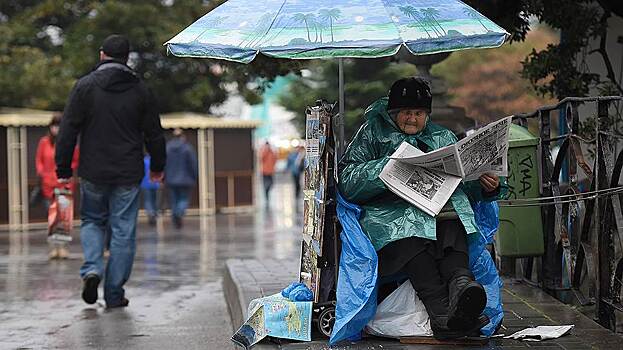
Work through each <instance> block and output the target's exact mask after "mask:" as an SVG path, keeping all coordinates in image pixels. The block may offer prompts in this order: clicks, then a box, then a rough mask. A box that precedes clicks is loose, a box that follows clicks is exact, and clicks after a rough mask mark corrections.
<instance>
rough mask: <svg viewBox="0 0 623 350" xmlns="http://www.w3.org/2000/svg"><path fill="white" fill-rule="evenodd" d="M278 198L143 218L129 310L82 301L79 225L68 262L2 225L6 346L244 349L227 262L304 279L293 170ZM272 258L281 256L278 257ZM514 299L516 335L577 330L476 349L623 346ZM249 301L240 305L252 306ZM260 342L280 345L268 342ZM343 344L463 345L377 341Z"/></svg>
mask: <svg viewBox="0 0 623 350" xmlns="http://www.w3.org/2000/svg"><path fill="white" fill-rule="evenodd" d="M272 199H273V200H272V204H271V207H270V208H269V209H266V208H264V206H263V204H262V203H259V205H258V207H257V208H256V210H255V211H253V212H248V213H237V214H229V215H225V214H219V215H216V216H212V217H204V218H188V219H187V220H186V222H185V226H184V228H183V229H182V230H176V229H174V228H173V227H172V225H171V223H170V221H169V219H168V218H164V219H161V220H160V221H159V222H158V225H157V227H150V226H148V225H147V224H146V223H140V225H139V232H138V234H137V243H138V244H137V255H136V259H135V264H134V270H133V273H132V277H131V278H130V281H129V282H128V283H127V284H126V296H127V297H128V298H129V299H130V306H129V307H128V308H124V309H115V310H106V309H105V308H104V307H103V305H102V304H99V303H98V304H95V305H86V304H85V303H84V302H83V301H82V300H81V299H80V292H81V281H80V278H79V276H78V269H79V266H80V264H81V261H82V255H81V249H80V246H79V244H78V242H77V240H78V235H77V231H78V230H76V234H74V237H75V242H73V243H72V245H71V251H72V254H71V259H68V260H63V261H48V259H47V249H48V247H47V243H46V241H45V233H44V232H43V231H31V232H27V233H22V232H0V349H150V350H158V349H227V350H232V349H234V347H233V345H232V343H231V342H230V340H229V338H230V336H231V334H232V333H233V327H232V323H231V318H230V314H229V310H228V306H227V302H226V296H225V293H224V289H223V288H228V297H229V300H228V302H229V303H230V304H232V296H233V297H234V298H237V299H241V298H239V297H238V296H236V295H235V294H236V293H233V292H231V289H232V288H231V287H232V286H234V284H233V283H223V282H227V281H229V280H230V279H231V278H230V279H227V278H224V276H225V277H231V273H230V272H231V271H229V270H228V273H227V274H225V262H226V260H228V259H230V260H229V261H230V262H231V261H232V259H233V260H238V261H246V262H250V261H253V260H254V259H255V260H256V261H259V262H262V264H263V266H265V267H266V268H269V267H270V269H271V271H275V273H274V275H273V277H272V278H264V277H262V278H260V277H261V276H260V275H261V274H258V273H257V271H255V272H254V273H255V275H254V277H257V278H255V279H254V280H256V281H257V283H258V284H261V286H259V287H258V288H259V289H258V290H259V291H260V292H263V293H269V294H270V293H273V292H274V291H277V290H279V289H280V288H281V286H282V285H285V284H286V282H287V281H289V279H288V278H290V279H291V278H295V275H296V270H297V268H298V267H297V266H298V257H299V252H300V233H301V230H302V227H301V223H302V222H301V221H302V220H301V215H300V211H301V208H300V207H301V205H300V203H299V207H298V211H297V208H296V206H295V204H294V202H293V189H292V186H291V184H290V183H289V182H288V181H287V178H286V179H285V181H283V180H282V181H278V182H277V184H276V186H275V188H274V190H273V193H272ZM271 261H276V262H278V263H277V264H269V262H271ZM257 264H259V263H256V265H257ZM246 265H248V266H251V267H252V265H253V264H251V265H249V263H246ZM271 266H272V267H271ZM255 270H257V269H255ZM262 276H264V275H262ZM274 276H279V277H280V278H282V279H278V278H276V277H274ZM288 276H292V277H288ZM234 279H236V278H234ZM224 286H225V287H224ZM100 297H101V288H100ZM246 297H247V298H251V295H249V296H246ZM504 300H505V303H506V312H507V315H506V318H505V321H504V325H505V329H504V330H505V331H506V333H507V334H508V333H509V332H510V331H514V330H518V329H521V328H524V327H527V326H536V325H545V324H575V325H576V329H574V330H573V331H572V334H571V335H570V336H566V337H563V338H561V339H560V340H559V341H547V342H543V343H521V342H516V341H501V340H498V339H496V340H493V341H491V342H490V343H489V344H488V345H487V346H484V347H472V348H474V349H498V348H504V349H507V348H508V349H525V348H526V347H538V348H540V349H615V348H621V346H620V344H623V341H622V340H621V339H622V338H620V337H618V336H615V335H613V334H612V333H610V332H609V331H607V330H605V329H603V328H601V327H600V326H599V325H597V324H596V323H595V322H593V321H592V320H590V319H588V318H586V317H585V316H583V315H581V314H580V313H579V312H577V310H573V309H571V308H569V307H562V305H561V304H560V303H559V302H558V301H556V300H554V299H552V298H551V297H549V296H547V295H545V294H544V293H542V292H541V291H539V290H536V289H534V288H528V287H526V286H522V285H516V284H513V283H510V282H509V281H507V284H506V286H505V288H504ZM246 304H247V303H245V305H239V306H238V308H239V309H242V308H246ZM240 311H241V310H239V312H240ZM241 317H242V316H239V318H241ZM239 323H241V322H239ZM234 326H236V328H237V326H239V324H236V325H234ZM613 336H614V337H613ZM257 348H258V349H275V348H279V346H277V345H275V344H271V343H266V342H265V343H262V344H258V346H257ZM281 348H283V349H328V347H327V343H326V339H318V340H317V341H314V342H312V343H285V344H283V345H282V346H281ZM337 348H338V349H353V350H354V349H435V350H441V349H450V348H455V347H453V346H443V345H442V346H421V345H420V346H417V345H404V344H400V343H398V342H397V341H395V340H379V339H368V340H366V341H362V342H359V343H356V344H342V345H341V346H339V347H337Z"/></svg>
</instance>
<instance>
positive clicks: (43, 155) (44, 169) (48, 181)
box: [35, 114, 79, 259]
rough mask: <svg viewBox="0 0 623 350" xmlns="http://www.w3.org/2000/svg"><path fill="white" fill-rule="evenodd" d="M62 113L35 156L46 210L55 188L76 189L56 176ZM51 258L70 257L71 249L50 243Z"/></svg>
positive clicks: (75, 160) (75, 158)
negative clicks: (55, 155)
mask: <svg viewBox="0 0 623 350" xmlns="http://www.w3.org/2000/svg"><path fill="white" fill-rule="evenodd" d="M61 117H62V115H61V114H55V115H54V116H53V117H52V120H51V121H50V124H48V134H47V135H45V136H43V137H42V138H41V139H40V140H39V145H38V146H37V154H36V156H35V167H36V169H37V176H39V181H40V182H39V184H40V191H41V197H42V199H43V203H44V205H45V210H46V211H48V210H49V208H50V203H51V202H52V200H54V189H55V188H65V187H68V188H69V190H71V191H72V192H73V191H74V185H75V184H74V182H70V183H68V184H63V183H60V182H58V178H57V177H56V163H55V162H54V151H55V149H56V147H55V146H56V137H57V135H58V129H59V126H60V124H61ZM78 153H79V152H78V148H77V147H76V148H75V149H74V151H73V156H72V160H71V171H72V172H73V171H75V170H76V168H77V167H78V157H79V155H78ZM49 257H50V259H57V258H61V259H66V258H68V257H69V251H68V250H67V247H66V245H58V244H54V243H50V253H49Z"/></svg>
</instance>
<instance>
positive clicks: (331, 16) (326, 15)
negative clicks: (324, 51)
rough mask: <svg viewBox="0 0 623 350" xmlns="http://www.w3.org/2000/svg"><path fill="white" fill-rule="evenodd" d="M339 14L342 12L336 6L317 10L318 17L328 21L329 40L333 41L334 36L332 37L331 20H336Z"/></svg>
mask: <svg viewBox="0 0 623 350" xmlns="http://www.w3.org/2000/svg"><path fill="white" fill-rule="evenodd" d="M341 16H342V12H341V11H340V9H336V8H333V9H322V10H320V12H319V18H321V19H322V20H324V21H328V22H329V26H330V27H331V42H334V41H335V38H334V37H333V21H337V20H338V19H339V18H340V17H341ZM321 41H322V40H321Z"/></svg>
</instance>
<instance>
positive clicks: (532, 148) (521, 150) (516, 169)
mask: <svg viewBox="0 0 623 350" xmlns="http://www.w3.org/2000/svg"><path fill="white" fill-rule="evenodd" d="M538 144H539V139H538V138H537V137H535V136H534V135H532V134H531V133H530V132H529V131H528V129H526V128H524V127H521V126H519V125H515V124H512V125H511V129H510V139H509V149H508V178H507V180H508V186H509V191H508V196H507V198H506V199H509V200H513V199H520V198H538V197H539V171H538V167H539V162H538V157H537V146H538ZM495 248H496V251H497V254H498V255H499V256H503V257H527V256H538V255H543V250H544V249H543V220H542V218H541V208H540V207H539V206H532V207H500V228H499V230H498V234H497V236H496V242H495Z"/></svg>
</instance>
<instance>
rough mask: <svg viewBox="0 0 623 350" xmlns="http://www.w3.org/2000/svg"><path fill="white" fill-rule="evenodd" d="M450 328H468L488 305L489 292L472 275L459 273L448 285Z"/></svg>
mask: <svg viewBox="0 0 623 350" xmlns="http://www.w3.org/2000/svg"><path fill="white" fill-rule="evenodd" d="M448 293H449V295H450V303H449V306H448V328H450V329H452V330H459V331H460V330H466V329H468V328H470V327H471V324H472V323H473V322H474V320H476V319H478V317H479V316H480V314H482V311H483V310H484V309H485V306H486V305H487V293H486V292H485V289H484V288H483V287H482V285H480V283H478V282H476V281H474V279H473V278H472V277H471V276H468V275H459V276H457V277H455V278H453V279H452V280H451V281H450V284H449V287H448Z"/></svg>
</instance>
